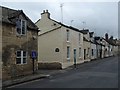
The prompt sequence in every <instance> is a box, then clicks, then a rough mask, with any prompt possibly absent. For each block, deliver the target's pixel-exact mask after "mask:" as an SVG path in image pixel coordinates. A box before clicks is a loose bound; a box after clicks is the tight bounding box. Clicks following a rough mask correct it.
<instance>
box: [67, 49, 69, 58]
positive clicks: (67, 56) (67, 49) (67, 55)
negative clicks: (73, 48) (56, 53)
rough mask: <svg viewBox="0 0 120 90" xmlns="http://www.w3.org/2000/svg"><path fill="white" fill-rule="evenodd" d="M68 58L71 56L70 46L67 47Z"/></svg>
mask: <svg viewBox="0 0 120 90" xmlns="http://www.w3.org/2000/svg"><path fill="white" fill-rule="evenodd" d="M67 58H70V47H67Z"/></svg>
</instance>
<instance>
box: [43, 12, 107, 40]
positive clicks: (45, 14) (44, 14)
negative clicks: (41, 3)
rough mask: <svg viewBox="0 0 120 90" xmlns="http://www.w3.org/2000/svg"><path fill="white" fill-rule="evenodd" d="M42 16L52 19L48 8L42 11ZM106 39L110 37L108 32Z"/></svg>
mask: <svg viewBox="0 0 120 90" xmlns="http://www.w3.org/2000/svg"><path fill="white" fill-rule="evenodd" d="M42 16H45V17H47V18H49V19H50V13H49V12H48V10H43V12H42V13H41V18H42ZM105 39H106V40H108V39H109V36H108V33H106V34H105Z"/></svg>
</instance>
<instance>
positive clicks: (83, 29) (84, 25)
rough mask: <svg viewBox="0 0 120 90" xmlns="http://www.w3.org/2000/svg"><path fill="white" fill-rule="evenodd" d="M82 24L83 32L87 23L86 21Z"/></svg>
mask: <svg viewBox="0 0 120 90" xmlns="http://www.w3.org/2000/svg"><path fill="white" fill-rule="evenodd" d="M82 23H83V30H84V28H85V24H86V22H85V21H83V22H82Z"/></svg>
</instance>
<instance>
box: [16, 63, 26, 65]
mask: <svg viewBox="0 0 120 90" xmlns="http://www.w3.org/2000/svg"><path fill="white" fill-rule="evenodd" d="M26 64H27V63H23V64H16V65H26Z"/></svg>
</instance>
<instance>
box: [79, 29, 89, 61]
mask: <svg viewBox="0 0 120 90" xmlns="http://www.w3.org/2000/svg"><path fill="white" fill-rule="evenodd" d="M81 32H82V33H83V49H84V61H90V60H91V42H90V34H89V30H88V29H85V30H81Z"/></svg>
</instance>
